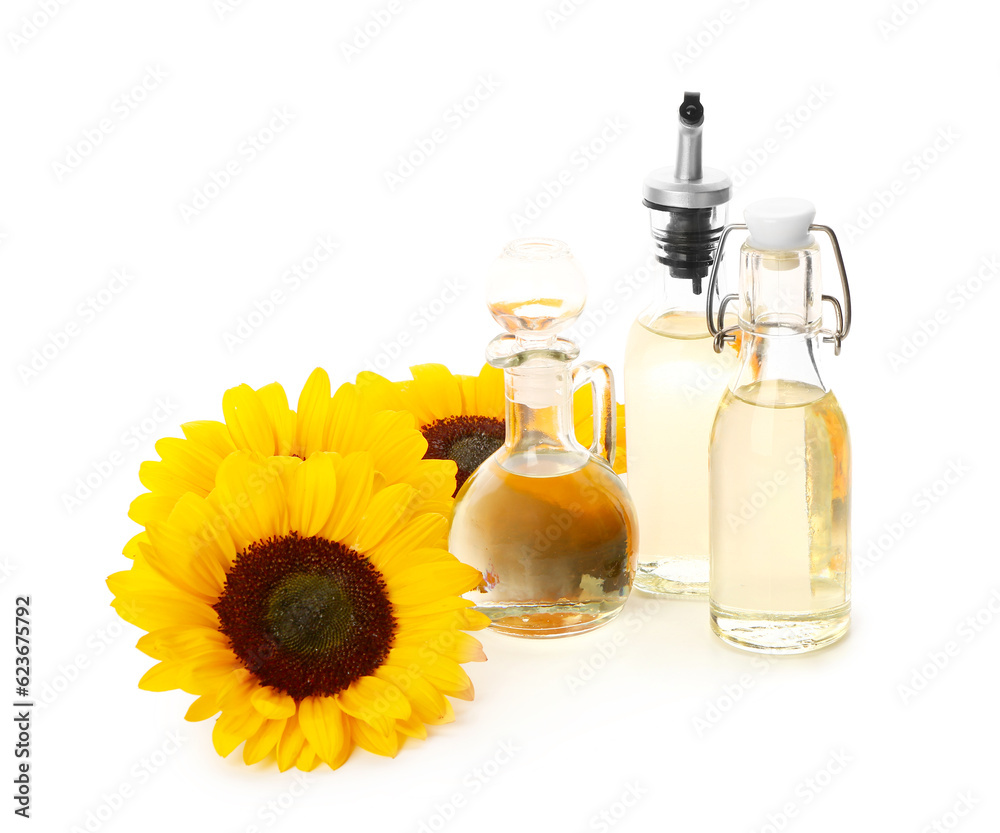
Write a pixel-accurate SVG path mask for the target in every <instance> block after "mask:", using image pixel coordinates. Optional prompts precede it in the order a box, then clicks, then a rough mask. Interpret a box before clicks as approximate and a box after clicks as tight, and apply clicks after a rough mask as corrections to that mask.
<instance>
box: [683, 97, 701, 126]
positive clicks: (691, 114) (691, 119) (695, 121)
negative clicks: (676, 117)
mask: <svg viewBox="0 0 1000 833" xmlns="http://www.w3.org/2000/svg"><path fill="white" fill-rule="evenodd" d="M680 116H681V121H682V122H684V124H686V125H688V127H697V126H698V125H699V124H701V122H702V120H703V119H704V118H705V108H704V107H702V106H701V93H688V92H686V93H684V101H683V103H682V104H681V108H680Z"/></svg>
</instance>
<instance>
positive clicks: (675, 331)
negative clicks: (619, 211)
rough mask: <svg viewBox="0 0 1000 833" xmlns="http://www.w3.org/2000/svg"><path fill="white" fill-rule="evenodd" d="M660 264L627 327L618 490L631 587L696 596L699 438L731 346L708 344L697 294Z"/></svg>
mask: <svg viewBox="0 0 1000 833" xmlns="http://www.w3.org/2000/svg"><path fill="white" fill-rule="evenodd" d="M651 213H653V214H654V215H655V214H658V213H662V212H651ZM661 268H662V270H663V282H662V283H663V289H662V292H661V294H660V296H659V297H658V298H657V299H656V300H655V301H654V302H653V303H652V304H651V305H650V306H649V307H648V308H647V309H646V310H645V311H644V312H643V313H642V315H640V316H639V318H638V319H637V320H636V321H635V323H634V324H633V325H632V328H631V330H630V331H629V335H628V342H627V346H626V351H625V414H626V419H627V424H628V444H627V449H628V451H627V453H628V460H627V464H628V488H629V492H630V494H631V495H632V499H633V500H634V501H635V506H636V512H637V514H638V518H639V533H640V534H639V556H638V571H637V572H636V580H635V586H636V588H637V589H639V590H642V591H644V592H646V593H654V594H671V595H688V596H701V597H703V596H705V595H706V594H707V593H708V572H709V562H708V552H709V551H708V537H709V533H708V526H709V524H708V500H709V496H708V442H709V434H710V432H711V429H712V420H713V419H714V417H715V412H716V409H717V408H718V406H719V400H720V399H721V397H722V394H723V392H724V391H725V389H726V384H727V382H728V380H729V379H730V377H731V376H732V374H733V372H734V370H735V368H736V364H737V352H736V349H735V348H734V347H731V346H727V347H726V348H725V349H724V350H723V352H722V353H721V354H720V353H716V352H715V350H714V349H713V347H712V337H711V335H710V334H709V332H708V326H707V324H706V323H705V294H704V291H702V292H700V293H697V294H696V293H695V291H694V290H695V287H696V284H695V282H694V281H693V280H692V279H690V278H675V277H671V276H670V274H669V268H668V267H667V266H665V265H664V266H662V267H661ZM703 286H707V281H704V282H703V283H702V284H701V285H699V286H698V288H699V289H702V288H703ZM728 323H731V324H732V323H735V316H733V317H732V320H731V321H729V322H728Z"/></svg>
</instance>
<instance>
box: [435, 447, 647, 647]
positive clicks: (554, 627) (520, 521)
mask: <svg viewBox="0 0 1000 833" xmlns="http://www.w3.org/2000/svg"><path fill="white" fill-rule="evenodd" d="M520 456H521V457H524V458H525V459H524V460H519V459H518V458H517V457H516V456H515V457H512V458H508V459H507V461H506V462H505V467H501V466H500V465H498V464H497V462H496V461H495V459H493V458H491V459H490V460H487V461H486V462H485V463H483V465H481V466H480V467H479V469H478V470H477V471H476V472H475V474H474V475H473V476H472V477H471V478H469V480H468V481H467V482H466V484H465V485H464V486H463V487H462V490H461V491H460V492H459V494H458V500H457V503H456V506H455V517H454V520H453V522H452V527H451V536H450V539H449V548H450V549H451V551H452V552H455V553H460V554H461V558H462V560H463V561H465V562H466V563H468V564H471V565H472V566H473V567H476V568H477V569H478V570H479V571H480V572H481V573H482V574H483V582H482V584H481V585H480V586H479V588H478V589H477V590H474V591H472V592H471V593H468V594H466V598H468V599H472V600H473V601H474V602H475V603H476V609H477V610H480V611H482V612H483V613H485V614H486V615H487V616H489V617H490V619H491V620H492V628H493V630H496V631H499V632H501V633H507V634H513V635H516V636H529V637H531V636H534V637H552V636H567V635H570V634H574V633H581V632H583V631H587V630H591V629H593V628H596V627H598V626H600V625H603V624H605V623H607V622H609V621H610V620H611V619H612V618H613V617H614V616H616V615H617V614H618V612H619V611H620V610H621V608H622V606H623V605H624V604H625V601H626V600H627V599H628V595H629V591H630V589H631V585H632V581H633V578H634V576H635V553H634V548H633V542H634V536H635V514H634V511H633V510H632V507H631V503H630V501H629V499H628V493H627V492H626V491H625V489H624V487H623V485H622V482H621V480H620V479H619V478H618V476H617V475H616V474H615V473H614V472H613V471H612V470H611V468H610V467H608V466H606V465H604V464H603V463H600V462H598V461H597V460H595V459H591V460H590V461H589V462H587V463H586V464H585V465H583V466H582V467H580V468H577V469H576V470H571V471H563V470H562V468H561V466H560V464H559V462H558V460H559V458H558V457H556V458H554V459H553V460H552V461H547V460H546V459H545V455H530V458H531V459H527V458H528V457H529V455H527V454H524V455H520ZM550 463H551V465H550ZM510 469H513V470H514V471H511V470H510ZM516 471H525V472H528V471H530V472H532V473H533V475H534V476H526V475H524V474H518V473H515V472H516ZM546 474H550V475H551V476H545V475H546Z"/></svg>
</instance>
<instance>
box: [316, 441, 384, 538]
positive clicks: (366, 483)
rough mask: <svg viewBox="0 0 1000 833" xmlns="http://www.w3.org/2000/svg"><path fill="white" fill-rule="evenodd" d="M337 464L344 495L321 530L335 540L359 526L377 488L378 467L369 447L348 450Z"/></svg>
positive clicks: (325, 535)
mask: <svg viewBox="0 0 1000 833" xmlns="http://www.w3.org/2000/svg"><path fill="white" fill-rule="evenodd" d="M335 464H336V469H337V474H336V477H337V487H338V491H339V492H340V495H341V498H340V500H338V501H337V503H336V506H334V509H333V512H332V513H331V514H330V518H329V520H328V521H327V522H326V524H325V525H324V526H323V529H322V530H321V534H322V535H323V536H324V537H326V538H329V539H330V540H331V541H342V540H344V539H345V538H347V536H348V535H349V534H350V533H351V532H352V531H353V530H354V529H355V527H356V526H357V524H358V521H360V520H361V515H362V513H363V512H364V511H365V509H366V508H367V505H368V501H369V499H370V498H371V493H372V489H373V488H374V483H375V470H374V468H372V458H371V455H370V454H369V453H368V452H365V451H359V452H356V453H354V454H348V455H347V456H346V457H344V458H343V459H341V460H339V461H335Z"/></svg>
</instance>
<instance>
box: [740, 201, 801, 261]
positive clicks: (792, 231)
mask: <svg viewBox="0 0 1000 833" xmlns="http://www.w3.org/2000/svg"><path fill="white" fill-rule="evenodd" d="M743 217H744V218H745V219H746V223H747V229H748V230H749V232H750V241H749V242H750V245H751V246H753V247H754V248H755V249H771V250H775V251H788V250H789V249H804V248H805V247H806V246H809V245H811V244H812V242H813V238H812V235H811V234H810V233H809V226H811V225H812V221H813V219H814V218H815V217H816V207H815V206H814V205H813V204H812V203H811V202H809V200H800V199H798V198H797V197H772V198H771V199H767V200H757V202H754V203H750V205H748V206H747V207H746V208H745V209H744V211H743Z"/></svg>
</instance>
